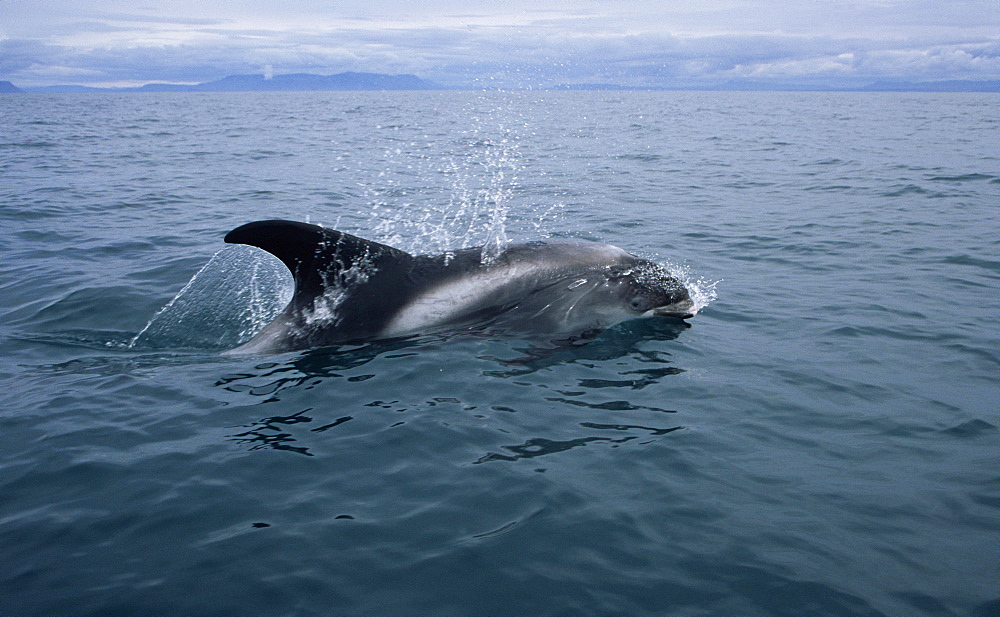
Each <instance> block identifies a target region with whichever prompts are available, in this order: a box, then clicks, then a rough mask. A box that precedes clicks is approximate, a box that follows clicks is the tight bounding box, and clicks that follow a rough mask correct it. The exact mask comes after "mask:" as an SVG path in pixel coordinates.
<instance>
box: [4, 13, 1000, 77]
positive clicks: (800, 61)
mask: <svg viewBox="0 0 1000 617" xmlns="http://www.w3.org/2000/svg"><path fill="white" fill-rule="evenodd" d="M120 6H122V4H121V3H118V2H112V0H78V1H77V2H69V1H68V0H66V1H58V0H53V1H51V2H45V3H37V2H17V1H15V2H5V3H2V4H0V23H2V24H6V25H4V26H0V28H2V34H0V79H6V80H10V81H14V82H15V83H19V84H22V85H27V86H31V85H45V84H51V83H66V82H67V80H70V81H71V82H73V83H91V84H112V83H114V84H124V83H133V84H139V83H147V82H150V81H172V82H187V83H190V82H198V81H208V80H212V79H218V78H220V77H223V76H225V75H227V74H232V73H248V72H256V73H261V72H264V71H265V67H271V68H270V69H268V70H269V71H273V73H275V74H281V73H290V72H313V73H336V72H341V71H372V72H387V73H415V74H417V75H419V76H421V77H424V78H427V79H432V80H435V81H438V82H440V83H442V84H445V85H450V86H463V85H465V86H470V85H471V86H476V85H495V86H500V87H544V86H549V85H553V84H557V83H585V82H595V81H596V82H602V81H610V82H614V83H620V84H622V85H634V86H670V85H677V84H683V85H692V84H693V85H696V84H699V83H709V82H712V81H722V80H727V79H733V78H737V77H751V78H761V79H765V78H774V79H778V78H782V79H783V78H795V79H799V78H802V79H823V78H837V79H855V80H859V79H876V78H884V77H894V78H901V79H926V80H933V79H1000V52H998V48H1000V35H998V34H997V33H998V32H1000V3H997V2H996V0H950V1H947V2H942V1H940V0H934V1H930V0H841V1H838V2H833V3H831V2H819V1H818V0H794V1H792V0H773V1H771V2H760V1H750V0H701V1H700V2H698V3H685V4H678V3H664V2H659V1H656V2H654V1H652V0H620V1H619V2H616V3H603V2H597V1H590V2H582V1H569V0H565V1H562V0H560V1H551V2H547V3H546V4H545V5H544V6H540V5H537V4H535V3H530V2H528V0H512V1H511V2H508V3H504V4H503V5H502V6H500V5H496V6H494V5H488V6H483V5H474V6H472V7H471V8H470V6H469V5H468V3H467V2H465V0H461V1H459V0H440V1H437V2H434V1H431V0H428V1H427V2H421V3H413V2H407V1H406V0H384V1H383V2H380V3H371V2H356V1H351V0H345V1H343V2H338V3H314V2H308V3H307V2H304V0H285V1H284V2H281V3H275V2H264V1H262V0H243V1H240V2H237V1H236V0H220V1H218V2H212V3H204V2H197V3H196V2H194V0H170V1H164V2H162V3H158V4H156V5H150V6H147V7H146V8H137V9H134V10H132V9H130V10H129V12H121V11H119V10H117V8H116V7H120ZM4 13H7V14H6V15H5V14H4ZM189 15H198V17H196V18H192V17H189Z"/></svg>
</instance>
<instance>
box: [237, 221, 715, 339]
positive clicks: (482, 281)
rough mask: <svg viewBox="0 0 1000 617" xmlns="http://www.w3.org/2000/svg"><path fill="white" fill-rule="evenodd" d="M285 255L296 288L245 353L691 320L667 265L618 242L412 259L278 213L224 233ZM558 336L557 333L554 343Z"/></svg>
mask: <svg viewBox="0 0 1000 617" xmlns="http://www.w3.org/2000/svg"><path fill="white" fill-rule="evenodd" d="M225 241H226V242H227V243H230V244H246V245H250V246H255V247H257V248H260V249H263V250H265V251H267V252H268V253H271V254H272V255H274V256H275V257H277V258H278V259H279V260H281V262H282V263H283V264H285V266H286V267H287V268H288V270H289V271H290V272H291V273H292V276H293V279H294V281H295V292H294V294H293V295H292V299H291V301H290V302H289V304H288V306H287V307H286V308H285V309H284V311H283V312H282V313H281V314H279V315H278V316H277V317H276V318H275V319H274V320H273V321H271V323H269V324H268V325H267V326H265V327H264V329H263V330H261V331H260V332H259V333H258V334H256V335H255V336H254V337H253V338H252V339H250V340H249V341H248V342H247V343H245V344H243V345H242V346H240V347H238V348H236V349H235V350H233V351H234V352H238V353H272V352H282V351H293V350H298V349H304V348H308V347H318V346H323V345H335V344H341V343H359V342H364V341H373V340H381V339H395V338H406V337H412V336H416V335H420V334H429V333H435V332H441V331H453V330H470V331H490V332H492V331H498V332H511V333H524V334H531V335H549V336H557V337H559V336H561V337H564V338H563V339H562V340H566V341H573V340H579V338H580V337H586V336H588V335H589V336H593V334H595V333H596V332H599V331H601V330H603V329H605V328H608V327H610V326H613V325H615V324H617V323H620V322H623V321H626V320H629V319H635V318H637V317H647V316H661V317H673V318H677V319H687V318H689V317H693V316H694V313H695V312H696V310H695V307H694V303H693V302H692V300H691V297H690V295H689V293H688V290H687V289H686V288H685V287H684V285H683V284H682V283H681V282H680V281H679V280H677V279H676V278H675V277H673V276H671V275H670V274H669V273H668V272H667V271H666V269H665V268H663V267H662V266H660V265H658V264H655V263H653V262H651V261H649V260H646V259H642V258H640V257H636V256H634V255H631V254H629V253H627V252H626V251H624V250H622V249H620V248H618V247H616V246H612V245H610V244H599V243H594V242H573V241H566V242H555V241H535V242H527V243H524V244H512V245H509V246H507V247H506V248H505V249H504V250H503V252H502V253H500V254H499V255H498V256H496V257H495V258H493V259H489V258H484V252H483V250H482V248H481V247H480V248H465V249H458V250H455V251H449V252H446V253H443V254H440V255H411V254H409V253H406V252H404V251H401V250H399V249H396V248H393V247H391V246H386V245H384V244H379V243H378V242H373V241H371V240H365V239H363V238H359V237H357V236H353V235H351V234H347V233H344V232H340V231H335V230H333V229H327V228H324V227H319V226H316V225H310V224H308V223H300V222H295V221H284V220H269V221H257V222H254V223H247V224H246V225H242V226H240V227H237V228H236V229H234V230H232V231H231V232H229V233H228V234H226V237H225ZM552 340H553V341H555V340H559V339H552Z"/></svg>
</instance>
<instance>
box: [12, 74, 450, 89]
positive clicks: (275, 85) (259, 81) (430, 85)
mask: <svg viewBox="0 0 1000 617" xmlns="http://www.w3.org/2000/svg"><path fill="white" fill-rule="evenodd" d="M0 83H7V82H0ZM11 87H14V86H13V85H12V86H11ZM441 89H443V88H442V87H441V86H439V85H438V84H435V83H434V82H430V81H427V80H424V79H420V78H419V77H417V76H416V75H386V74H384V73H337V74H336V75H312V74H309V73H292V74H288V75H275V76H274V77H270V78H268V77H265V76H264V75H230V76H228V77H223V78H222V79H219V80H217V81H209V82H205V83H201V84H194V85H179V84H163V83H151V84H146V85H144V86H140V87H138V88H93V87H90V86H68V85H67V86H43V87H38V88H24V89H23V91H25V92H296V91H297V92H303V91H327V90H441ZM0 91H2V90H0ZM14 91H17V90H12V91H11V92H14Z"/></svg>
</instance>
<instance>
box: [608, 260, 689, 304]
mask: <svg viewBox="0 0 1000 617" xmlns="http://www.w3.org/2000/svg"><path fill="white" fill-rule="evenodd" d="M609 282H610V283H611V284H612V285H613V286H614V287H615V288H616V291H617V294H618V295H619V297H620V299H621V300H622V301H623V302H624V303H625V306H626V307H627V308H628V310H629V311H631V312H632V313H633V314H634V316H635V317H645V316H657V317H674V318H677V319H687V318H689V317H694V314H695V310H694V302H693V301H692V300H691V296H690V294H689V293H688V290H687V288H686V287H684V284H683V283H681V281H680V280H678V279H677V277H675V276H673V275H672V274H670V273H669V272H668V271H667V269H666V268H664V267H663V266H661V265H659V264H656V263H653V262H651V261H648V260H645V259H636V262H635V264H634V265H632V266H630V267H628V268H624V269H620V270H618V271H615V272H613V273H612V275H611V277H610V280H609Z"/></svg>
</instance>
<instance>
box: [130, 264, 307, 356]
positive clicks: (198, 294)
mask: <svg viewBox="0 0 1000 617" xmlns="http://www.w3.org/2000/svg"><path fill="white" fill-rule="evenodd" d="M292 291H293V283H292V279H291V275H290V274H289V272H288V270H287V269H286V268H285V267H284V265H282V264H281V262H280V261H278V260H277V259H276V258H274V257H273V256H271V255H268V254H266V253H264V252H263V251H260V250H257V249H254V248H251V247H246V246H228V247H226V248H224V249H222V250H220V251H219V252H218V253H216V254H215V255H214V256H213V257H212V258H211V259H210V260H209V261H208V263H206V264H205V265H204V266H203V267H202V268H201V270H199V271H198V272H197V273H195V275H194V276H193V277H191V280H190V281H188V283H187V285H185V286H184V288H183V289H181V290H180V291H179V292H178V293H177V295H176V296H174V298H173V299H172V300H170V302H168V303H167V304H166V306H164V307H163V308H162V309H160V310H159V311H158V312H157V313H156V314H155V315H153V318H152V319H150V320H149V323H147V324H146V326H145V327H144V328H143V329H142V330H141V331H140V332H139V333H138V334H137V335H136V336H135V338H133V339H132V341H131V342H130V343H129V345H128V346H129V348H130V349H165V348H179V349H223V348H230V347H235V346H236V345H239V344H241V343H243V342H245V341H247V340H248V339H249V338H250V337H252V336H253V335H254V334H256V333H257V332H258V331H259V330H260V329H261V328H263V327H264V326H265V325H267V324H268V323H269V322H270V321H271V320H272V319H274V317H276V316H277V314H278V313H279V312H281V310H282V309H283V308H284V307H285V306H286V305H287V304H288V302H289V300H290V299H291V296H292Z"/></svg>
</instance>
